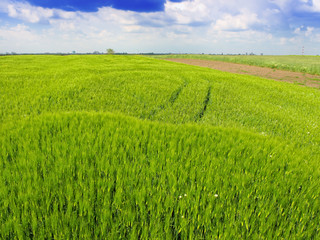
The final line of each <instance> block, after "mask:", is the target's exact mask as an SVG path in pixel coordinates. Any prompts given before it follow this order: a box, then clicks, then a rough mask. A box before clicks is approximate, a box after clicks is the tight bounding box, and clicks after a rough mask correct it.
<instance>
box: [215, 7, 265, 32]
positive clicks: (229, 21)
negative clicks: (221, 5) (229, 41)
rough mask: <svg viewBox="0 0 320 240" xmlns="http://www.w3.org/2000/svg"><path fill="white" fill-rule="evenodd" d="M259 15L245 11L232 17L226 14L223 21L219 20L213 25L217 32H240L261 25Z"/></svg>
mask: <svg viewBox="0 0 320 240" xmlns="http://www.w3.org/2000/svg"><path fill="white" fill-rule="evenodd" d="M259 23H260V20H259V19H258V16H257V14H255V13H250V12H248V11H246V10H243V12H242V13H240V14H238V15H235V16H232V15H231V14H226V15H224V16H223V18H222V19H218V20H217V21H216V23H215V24H214V25H213V29H214V30H217V31H239V30H248V29H249V28H250V27H251V26H252V25H255V24H259Z"/></svg>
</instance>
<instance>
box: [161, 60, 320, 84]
mask: <svg viewBox="0 0 320 240" xmlns="http://www.w3.org/2000/svg"><path fill="white" fill-rule="evenodd" d="M166 60H168V61H173V62H179V63H185V64H189V65H196V66H201V67H208V68H213V69H217V70H220V71H224V72H231V73H238V74H246V75H254V76H258V77H263V78H268V79H273V80H277V81H283V82H290V83H295V84H301V85H304V86H308V87H314V88H320V76H318V75H311V74H307V73H298V72H290V71H283V70H276V69H272V68H266V67H256V66H249V65H243V64H238V63H228V62H220V61H211V60H199V59H166Z"/></svg>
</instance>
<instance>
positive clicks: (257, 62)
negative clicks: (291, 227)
mask: <svg viewBox="0 0 320 240" xmlns="http://www.w3.org/2000/svg"><path fill="white" fill-rule="evenodd" d="M153 57H154V58H158V59H165V58H187V59H203V60H215V61H223V62H232V63H241V64H247V65H253V66H259V67H269V68H274V69H281V70H288V71H292V72H303V73H310V74H316V75H320V57H319V56H268V55H266V56H257V55H253V56H251V55H200V54H199V55H197V54H188V55H187V54H186V55H183V54H179V55H158V56H153Z"/></svg>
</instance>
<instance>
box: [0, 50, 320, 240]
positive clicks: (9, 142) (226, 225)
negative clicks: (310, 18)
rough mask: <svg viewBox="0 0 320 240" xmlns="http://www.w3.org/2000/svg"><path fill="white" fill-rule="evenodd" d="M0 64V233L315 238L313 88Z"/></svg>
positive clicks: (153, 65) (171, 66)
mask: <svg viewBox="0 0 320 240" xmlns="http://www.w3.org/2000/svg"><path fill="white" fill-rule="evenodd" d="M0 65H1V68H0V146H1V149H0V239H48V238H53V239H120V238H122V239H203V238H206V239H218V238H222V239H317V238H319V235H320V233H319V231H320V230H319V226H318V223H319V221H320V202H319V194H320V190H319V187H318V185H319V180H320V172H319V159H320V146H319V143H320V130H319V126H318V124H319V120H318V119H319V117H320V107H319V106H320V104H319V103H320V92H319V90H316V89H311V88H305V87H300V86H297V85H292V84H288V83H282V82H274V81H271V80H266V79H261V78H257V77H250V76H243V75H236V74H228V73H223V72H220V71H215V70H211V69H203V68H200V67H194V66H186V65H184V64H178V63H171V62H165V61H161V60H156V59H150V58H145V57H134V56H22V57H21V56H13V57H2V58H0Z"/></svg>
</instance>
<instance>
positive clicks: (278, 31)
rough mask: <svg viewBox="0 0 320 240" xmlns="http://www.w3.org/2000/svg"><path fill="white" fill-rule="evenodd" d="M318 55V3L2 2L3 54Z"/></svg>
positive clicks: (301, 0) (254, 0)
mask: <svg viewBox="0 0 320 240" xmlns="http://www.w3.org/2000/svg"><path fill="white" fill-rule="evenodd" d="M302 47H304V52H305V54H310V55H318V54H320V0H0V53H5V52H17V53H36V52H71V51H76V52H93V51H100V52H105V50H106V49H107V48H112V49H114V50H115V51H116V52H128V53H137V52H155V53H157V52H174V53H235V54H237V53H246V52H248V53H251V52H253V53H256V54H260V53H264V54H301V53H302Z"/></svg>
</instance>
